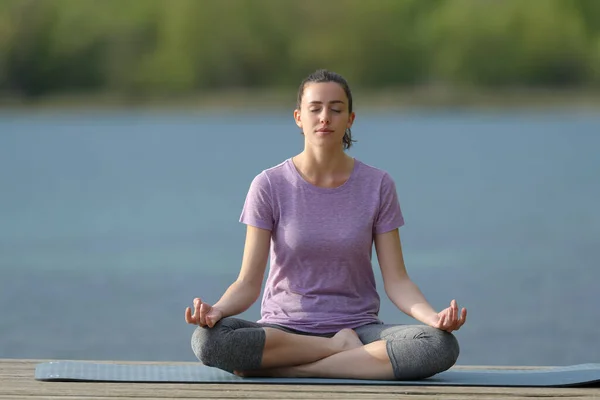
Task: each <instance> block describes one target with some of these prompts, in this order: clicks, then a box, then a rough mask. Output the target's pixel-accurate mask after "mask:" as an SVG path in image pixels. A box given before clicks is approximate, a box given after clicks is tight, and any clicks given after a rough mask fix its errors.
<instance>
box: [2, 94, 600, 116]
mask: <svg viewBox="0 0 600 400" xmlns="http://www.w3.org/2000/svg"><path fill="white" fill-rule="evenodd" d="M295 97H296V92H295V89H290V90H273V89H239V90H219V91H211V92H205V93H195V94H191V95H190V94H186V95H172V96H142V95H118V94H98V93H94V94H65V95H56V96H45V97H40V98H37V99H30V98H19V97H15V96H2V95H0V112H2V111H7V110H15V111H16V110H20V111H36V110H37V111H44V110H46V111H52V110H57V111H68V110H84V111H85V110H98V111H101V110H106V111H110V110H123V109H125V110H127V109H140V110H154V109H159V110H164V111H169V110H177V111H194V110H195V111H206V110H209V111H210V110H219V109H220V110H223V111H230V110H234V111H235V110H248V111H261V110H293V108H294V107H295ZM353 97H354V104H355V109H356V110H357V111H360V110H368V111H373V110H375V111H379V110H381V111H400V110H402V109H406V110H410V109H449V108H464V109H490V110H494V109H515V108H519V109H522V108H526V109H539V108H563V109H564V108H568V109H572V108H576V109H598V108H600V89H595V90H583V89H576V90H575V89H548V88H546V89H521V88H519V89H504V88H503V89H498V90H491V89H490V90H480V89H460V90H457V89H445V88H417V89H413V90H410V89H402V90H394V89H389V90H366V89H356V90H354V91H353Z"/></svg>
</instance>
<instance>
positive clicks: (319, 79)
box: [296, 69, 356, 149]
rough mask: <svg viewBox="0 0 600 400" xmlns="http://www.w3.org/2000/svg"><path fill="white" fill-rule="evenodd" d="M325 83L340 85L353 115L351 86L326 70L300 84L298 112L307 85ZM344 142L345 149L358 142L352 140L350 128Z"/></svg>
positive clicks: (341, 77)
mask: <svg viewBox="0 0 600 400" xmlns="http://www.w3.org/2000/svg"><path fill="white" fill-rule="evenodd" d="M324 82H335V83H337V84H339V85H340V86H341V87H342V89H344V92H345V93H346V97H348V112H349V113H352V92H351V91H350V86H349V85H348V82H347V81H346V79H344V77H343V76H341V75H340V74H337V73H335V72H332V71H328V70H326V69H319V70H317V71H315V72H313V73H312V74H310V75H309V76H307V77H306V78H304V80H303V81H302V83H301V84H300V88H299V89H298V99H297V104H296V107H297V108H298V110H299V109H300V107H301V103H302V95H303V94H304V88H305V87H306V85H308V84H309V83H324ZM343 142H344V149H349V148H350V146H352V143H354V142H356V140H353V139H352V131H351V130H350V128H346V132H345V133H344V138H343Z"/></svg>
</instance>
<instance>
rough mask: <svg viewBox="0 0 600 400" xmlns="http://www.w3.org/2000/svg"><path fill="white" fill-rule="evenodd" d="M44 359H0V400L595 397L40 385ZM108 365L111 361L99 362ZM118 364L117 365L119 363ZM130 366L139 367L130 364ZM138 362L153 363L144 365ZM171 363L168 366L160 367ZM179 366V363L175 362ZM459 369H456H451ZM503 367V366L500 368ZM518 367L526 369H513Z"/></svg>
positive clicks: (519, 391)
mask: <svg viewBox="0 0 600 400" xmlns="http://www.w3.org/2000/svg"><path fill="white" fill-rule="evenodd" d="M43 361H46V360H6V359H5V360H0V399H14V400H21V399H36V400H39V399H42V398H44V399H70V400H72V399H73V398H81V399H90V400H91V399H115V398H120V399H137V400H142V399H319V398H327V399H331V400H335V399H414V398H419V399H422V398H424V397H425V398H429V397H434V398H436V399H444V400H454V399H467V400H468V399H482V400H485V399H511V400H512V399H531V398H536V397H539V398H544V399H561V400H565V399H579V400H587V399H595V398H600V387H594V388H494V387H451V386H448V387H439V386H350V385H349V386H334V385H275V384H268V385H262V384H219V383H214V384H212V383H211V384H170V383H135V384H134V383H103V382H97V383H90V382H40V381H36V380H35V379H34V370H35V365H36V364H37V363H39V362H43ZM99 362H108V363H111V361H99ZM119 363H121V362H119ZM131 364H139V363H137V362H131ZM144 364H157V363H148V362H145V363H144ZM160 364H173V363H164V362H162V363H160ZM180 364H184V363H180ZM457 368H460V367H457ZM504 368H507V367H504ZM518 368H519V369H523V368H526V367H518Z"/></svg>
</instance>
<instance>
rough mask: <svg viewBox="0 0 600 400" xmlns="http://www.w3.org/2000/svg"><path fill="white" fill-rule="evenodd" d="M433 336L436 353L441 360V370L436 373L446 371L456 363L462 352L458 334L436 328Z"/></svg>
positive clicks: (439, 365)
mask: <svg viewBox="0 0 600 400" xmlns="http://www.w3.org/2000/svg"><path fill="white" fill-rule="evenodd" d="M433 329H435V328H433ZM433 336H434V340H432V344H433V348H434V351H435V355H436V357H437V359H438V360H439V364H438V367H439V371H437V372H436V373H439V372H443V371H446V370H447V369H449V368H451V367H452V366H453V365H454V364H455V363H456V361H457V360H458V356H459V354H460V346H459V344H458V340H457V339H456V336H454V334H452V333H449V332H446V331H442V330H439V329H435V333H433Z"/></svg>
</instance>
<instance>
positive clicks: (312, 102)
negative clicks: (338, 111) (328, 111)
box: [308, 100, 345, 104]
mask: <svg viewBox="0 0 600 400" xmlns="http://www.w3.org/2000/svg"><path fill="white" fill-rule="evenodd" d="M338 103H340V104H345V103H344V102H343V101H342V100H331V101H330V102H329V104H338ZM308 104H323V102H322V101H317V100H313V101H311V102H310V103H308Z"/></svg>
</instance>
